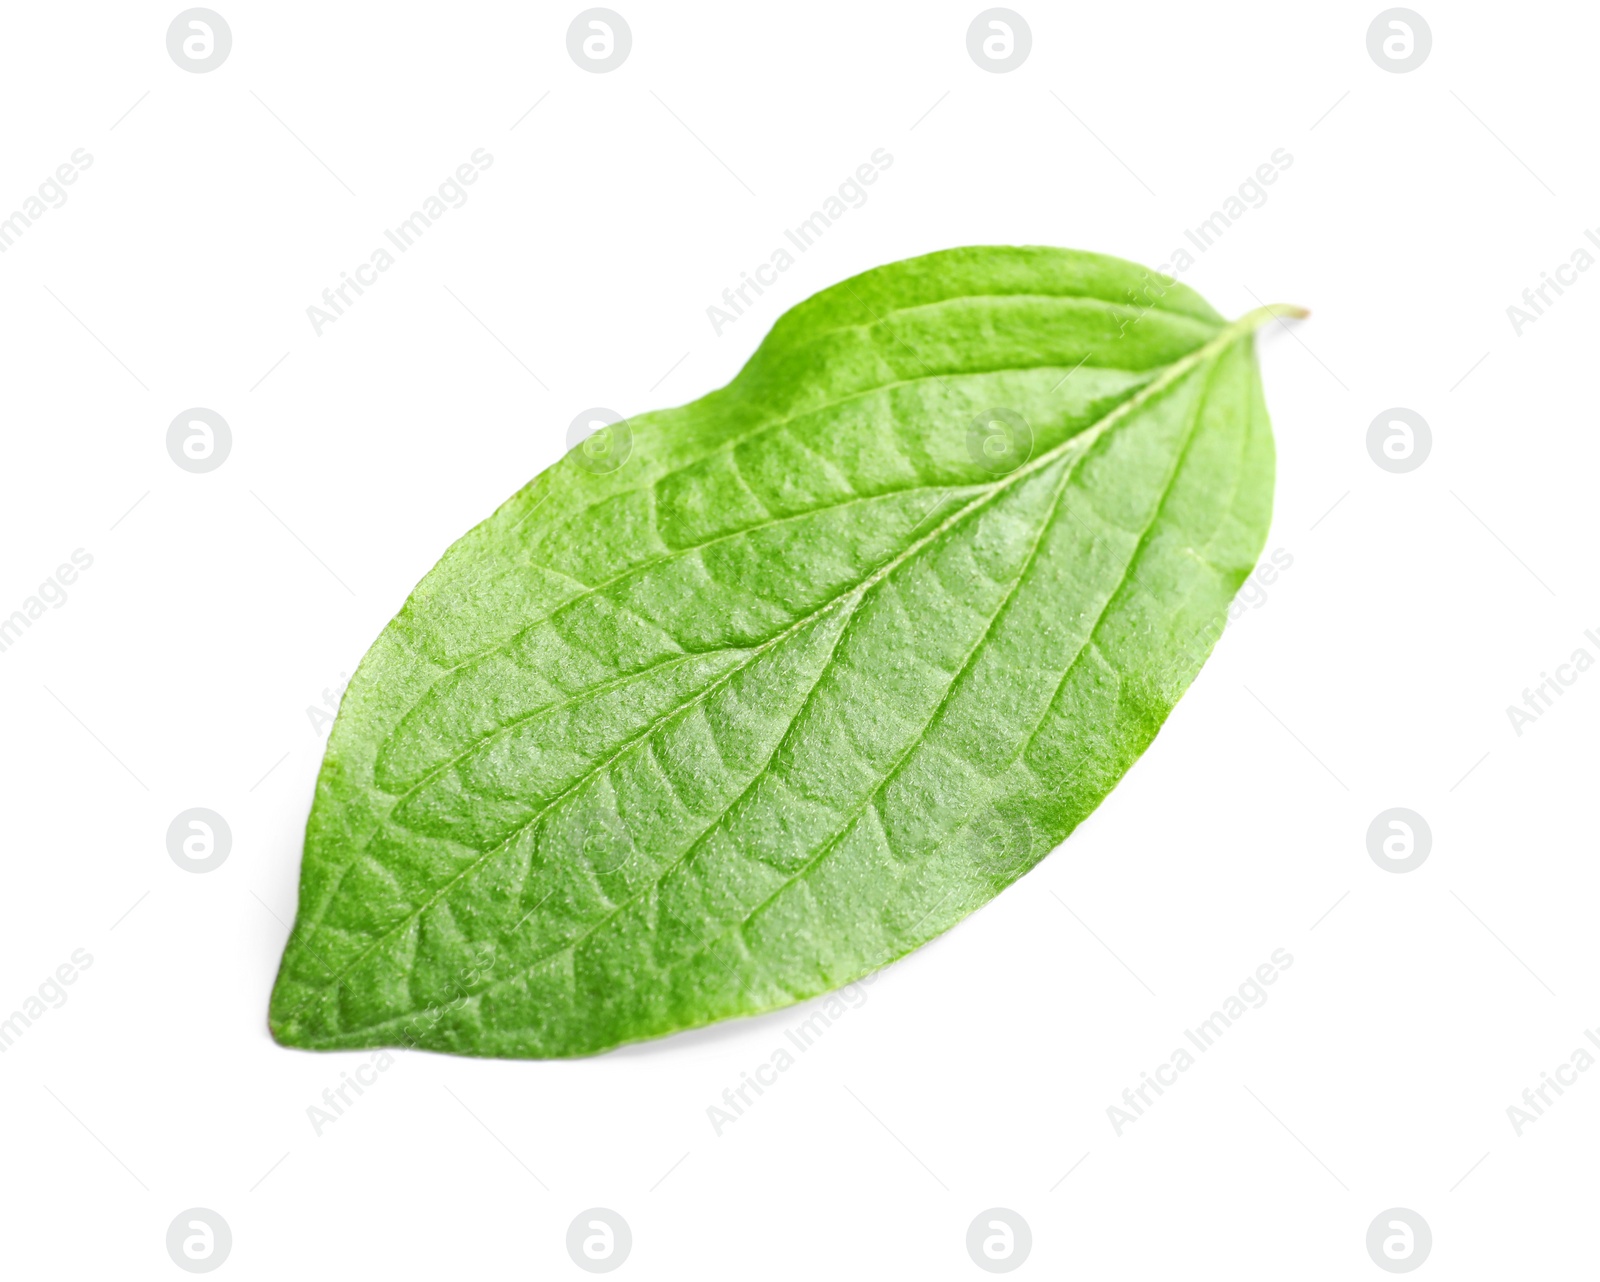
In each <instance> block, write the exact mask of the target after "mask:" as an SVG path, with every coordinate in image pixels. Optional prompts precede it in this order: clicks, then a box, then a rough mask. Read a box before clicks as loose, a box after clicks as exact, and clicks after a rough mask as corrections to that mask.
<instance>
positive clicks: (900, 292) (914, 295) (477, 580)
mask: <svg viewBox="0 0 1600 1282" xmlns="http://www.w3.org/2000/svg"><path fill="white" fill-rule="evenodd" d="M1294 313H1295V309H1289V308H1263V309H1261V310H1259V311H1257V312H1253V313H1251V314H1250V315H1249V316H1246V317H1245V318H1244V319H1243V320H1240V321H1237V322H1235V323H1233V324H1231V325H1230V324H1227V323H1226V322H1224V321H1223V319H1222V318H1221V317H1220V316H1218V315H1217V314H1216V313H1215V312H1214V311H1213V310H1212V309H1211V308H1210V307H1209V306H1208V305H1207V304H1206V303H1205V302H1204V301H1203V300H1202V299H1201V298H1200V297H1199V296H1198V295H1197V294H1195V293H1194V292H1193V291H1191V290H1189V289H1187V288H1185V287H1184V286H1182V285H1180V284H1177V283H1175V282H1173V281H1170V280H1168V279H1166V278H1165V277H1161V276H1157V275H1155V274H1154V273H1151V272H1148V271H1146V270H1145V269H1143V268H1140V267H1137V266H1135V265H1133V264H1131V263H1126V262H1122V261H1120V260H1118V259H1112V258H1105V257H1101V256H1099V255H1093V254H1084V253H1076V252H1070V251H1066V250H1057V249H1034V248H1028V249H1015V248H971V249H957V250H951V251H948V252H945V253H938V254H931V255H928V256H926V257H923V258H914V259H910V260H908V261H905V262H900V263H893V264H890V265H889V266H886V267H881V268H878V269H876V270H874V271H870V272H866V273H865V274H863V275H861V276H857V277H855V278H853V279H851V280H847V281H845V282H843V283H842V284H839V285H836V286H834V287H833V288H831V289H827V290H824V291H823V292H822V293H820V294H817V295H816V296H814V297H813V298H810V299H808V300H806V301H805V302H804V303H802V304H800V305H799V306H798V307H796V308H794V309H793V310H792V311H790V312H788V313H787V314H786V315H784V316H783V317H782V318H781V319H780V320H779V321H778V323H777V325H776V326H774V328H773V330H772V332H771V333H770V334H769V335H768V336H767V338H766V341H765V342H763V343H762V344H761V347H760V348H759V349H758V350H757V352H756V353H755V355H754V356H753V357H752V358H751V360H750V362H749V363H748V364H747V365H746V366H745V367H744V369H743V370H741V371H740V373H739V375H738V377H736V378H735V379H734V380H733V381H732V382H731V383H729V384H728V386H726V387H724V388H721V389H720V390H718V391H715V392H712V393H710V394H709V395H707V396H705V397H702V398H701V399H700V400H698V401H695V402H694V403H693V404H690V405H686V406H683V407H681V408H679V409H673V410H664V411H661V412H659V413H654V414H643V415H639V416H637V417H635V418H632V419H630V420H628V422H627V423H626V424H625V425H620V426H617V427H613V428H611V429H608V432H607V435H606V436H605V437H604V438H603V440H604V447H603V448H599V449H596V448H595V447H594V444H593V443H592V442H591V443H590V447H589V448H588V449H583V448H580V449H578V450H574V451H573V452H572V453H571V454H569V455H567V457H566V458H564V459H562V460H561V461H560V462H559V463H557V464H556V465H555V466H554V467H552V468H551V469H550V470H549V471H547V472H545V473H543V474H542V475H540V476H539V477H537V478H535V480H534V481H533V482H532V483H531V484H530V485H528V486H527V487H526V488H525V489H523V490H522V491H521V492H519V493H518V494H517V495H515V496H514V497H513V498H512V499H511V500H510V501H509V502H508V503H506V504H505V505H504V506H503V507H502V508H500V510H499V511H497V512H496V513H495V514H494V515H493V516H491V517H490V518H489V519H488V520H487V521H485V522H484V523H483V524H482V525H480V526H478V527H477V528H476V529H475V530H473V531H472V532H471V533H470V534H468V535H467V536H466V537H465V538H463V539H462V540H461V541H460V542H458V543H457V544H455V546H453V547H452V548H451V549H450V550H449V551H448V552H447V553H446V554H445V556H444V558H443V559H442V560H441V561H440V562H439V564H438V565H437V566H435V567H434V569H433V570H432V571H431V572H430V573H429V574H428V576H427V577H426V578H425V579H423V580H422V582H421V583H420V584H419V585H418V586H417V589H416V591H415V592H414V593H413V594H412V596H411V599H410V600H409V601H407V602H406V604H405V607H404V608H403V609H402V610H401V611H400V613H399V615H398V616H397V617H396V618H395V619H394V621H393V622H391V623H390V624H389V626H388V627H387V628H385V629H384V631H383V634H382V635H381V636H380V637H379V638H378V640H377V642H376V644H374V645H373V647H372V649H371V651H370V652H369V653H368V654H367V656H366V658H365V659H364V660H363V662H362V664H361V666H360V668H359V670H358V671H357V672H356V674H355V677H354V679H353V680H352V682H351V683H350V687H349V689H348V691H347V692H346V693H345V696H344V702H343V706H342V707H341V708H340V711H339V717H338V721H337V723H336V724H335V726H334V728H333V732H332V734H331V737H330V739H329V743H328V751H327V757H326V759H325V760H324V762H323V766H322V772H321V775H320V777H319V779H318V782H317V790H316V800H315V803H314V804H313V806H312V811H311V818H310V821H309V823H308V825H307V829H306V844H305V859H304V864H303V867H302V871H301V880H300V905H299V915H298V918H297V920H296V923H295V928H294V931H293V932H292V934H291V936H290V939H289V943H288V946H287V948H286V949H285V952H284V958H283V965H282V969H281V971H280V973H279V975H278V980H277V985H276V987H275V988H274V990H273V994H272V1008H271V1017H270V1020H271V1027H272V1031H273V1034H274V1035H275V1036H276V1037H277V1038H278V1040H279V1041H281V1042H283V1043H285V1044H286V1045H291V1046H303V1047H314V1048H323V1049H331V1048H350V1047H367V1046H381V1045H396V1044H399V1045H410V1046H419V1047H424V1048H427V1049H432V1050H441V1051H454V1052H458V1053H462V1054H472V1055H502V1056H533V1057H555V1056H570V1055H587V1054H592V1053H594V1052H597V1051H602V1050H605V1049H607V1048H609V1047H613V1046H617V1045H619V1044H621V1043H624V1042H630V1041H635V1040H637V1039H640V1038H647V1037H657V1036H660V1035H661V1034H664V1033H670V1032H674V1031H676V1030H679V1029H685V1028H693V1027H696V1026H698V1025H702V1024H707V1023H710V1022H712V1021H714V1020H720V1019H726V1018H729V1017H731V1016H735V1015H751V1014H756V1013H758V1012H761V1011H767V1010H771V1009H773V1008H775V1007H781V1006H786V1005H789V1004H791V1003H793V1002H798V1001H802V1000H804V999H806V998H808V997H812V996H814V995H816V994H818V993H822V992H825V991H827V990H829V989H832V988H835V987H838V986H839V985H842V984H845V983H848V982H850V981H852V980H854V979H857V978H859V977H861V976H862V975H864V974H866V973H867V972H869V971H872V970H874V969H875V968H877V967H879V966H882V965H884V964H885V963H886V962H889V961H892V960H894V959H895V958H897V957H900V956H903V955H904V954H906V953H908V952H910V951H911V950H912V949H914V948H916V947H918V946H919V945H921V944H923V943H925V942H927V941H928V940H929V939H932V938H933V937H934V936H936V935H938V934H939V933H941V932H942V931H945V930H947V929H949V927H950V926H952V925H954V924H955V923H956V922H957V921H959V920H961V918H962V917H964V916H966V915H967V914H968V913H970V912H971V911H973V909H975V908H977V907H979V906H980V905H982V904H984V903H986V902H987V901H988V900H989V899H991V898H993V896H995V895H996V894H998V893H999V892H1000V891H1001V890H1003V889H1004V888H1005V887H1006V886H1007V885H1009V884H1010V883H1011V882H1013V881H1015V880H1016V879H1017V878H1018V877H1020V876H1021V875H1022V874H1023V873H1025V872H1027V871H1028V869H1030V868H1032V867H1033V866H1034V864H1036V863H1038V862H1039V860H1040V859H1042V858H1043V857H1044V856H1045V855H1046V854H1048V853H1049V852H1050V850H1051V849H1052V848H1054V847H1055V846H1056V845H1057V844H1059V843H1060V842H1061V841H1062V840H1063V839H1064V838H1065V837H1066V836H1067V834H1068V833H1070V832H1071V831H1072V829H1073V828H1074V827H1075V826H1076V825H1077V824H1078V823H1079V822H1080V821H1081V820H1082V819H1083V818H1084V817H1085V816H1086V815H1088V814H1089V813H1090V811H1092V810H1093V809H1094V807H1095V806H1096V805H1098V804H1099V802H1100V800H1101V798H1103V797H1104V796H1105V795H1106V793H1107V792H1109V791H1110V789H1111V788H1112V787H1113V786H1114V785H1115V784H1116V782H1117V780H1118V779H1120V778H1121V777H1122V775H1123V773H1124V772H1125V771H1126V770H1127V769H1128V767H1129V766H1130V765H1131V764H1132V763H1133V761H1134V760H1135V759H1136V758H1137V757H1138V756H1139V754H1140V753H1141V752H1143V751H1144V749H1145V747H1146V746H1147V745H1148V744H1149V743H1150V740H1151V739H1152V738H1153V737H1154V736H1155V733H1156V731H1157V730H1158V729H1159V728H1160V726H1161V723H1162V722H1163V720H1165V718H1166V716H1167V713H1168V712H1169V711H1170V710H1171V708H1172V706H1173V704H1174V702H1175V701H1176V700H1177V699H1178V697H1179V696H1180V695H1181V694H1182V692H1183V690H1184V689H1185V688H1186V687H1187V685H1188V684H1189V682H1190V680H1191V679H1192V678H1193V677H1194V675H1195V673H1196V672H1197V671H1198V669H1199V666H1200V664H1201V663H1202V662H1203V661H1204V659H1205V656H1206V654H1207V653H1208V652H1209V650H1210V647H1211V643H1212V642H1213V641H1214V640H1215V637H1216V635H1217V633H1218V631H1219V630H1220V628H1219V621H1220V620H1221V618H1222V617H1223V614H1224V612H1225V610H1226V608H1227V605H1228V603H1229V601H1230V600H1231V599H1232V597H1233V594H1234V592H1235V591H1236V589H1237V588H1238V587H1239V585H1240V583H1241V582H1242V581H1243V579H1244V577H1245V575H1246V574H1247V573H1248V572H1249V571H1250V569H1251V567H1252V565H1253V564H1254V562H1255V559H1256V556H1257V554H1258V553H1259V552H1260V550H1261V546H1262V543H1263V540H1264V539H1265V536H1266V530H1267V523H1268V519H1269V517H1270V514H1271V506H1272V472H1273V452H1272V436H1271V428H1270V426H1269V424H1268V421H1267V412H1266V407H1265V404H1264V401H1263V399H1262V394H1261V385H1260V378H1259V375H1258V373H1257V369H1256V363H1255V356H1254V350H1253V343H1252V339H1251V334H1252V332H1253V330H1254V329H1255V327H1256V326H1257V325H1259V324H1261V323H1262V322H1263V321H1264V320H1266V319H1267V318H1268V317H1269V316H1270V315H1274V314H1294ZM630 438H631V439H630ZM608 469H609V470H608Z"/></svg>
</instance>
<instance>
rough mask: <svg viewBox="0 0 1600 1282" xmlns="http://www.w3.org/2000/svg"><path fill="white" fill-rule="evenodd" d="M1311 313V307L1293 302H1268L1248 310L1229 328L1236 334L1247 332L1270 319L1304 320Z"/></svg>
mask: <svg viewBox="0 0 1600 1282" xmlns="http://www.w3.org/2000/svg"><path fill="white" fill-rule="evenodd" d="M1309 315H1311V312H1310V309H1308V308H1305V307H1297V306H1295V304H1293V303H1268V304H1267V305H1266V306H1265V307H1257V308H1256V309H1255V310H1254V311H1248V312H1246V313H1245V314H1244V315H1243V316H1241V317H1239V319H1238V320H1236V321H1234V322H1233V324H1231V325H1229V326H1228V328H1229V329H1230V330H1231V331H1233V332H1234V333H1236V334H1247V333H1250V332H1251V331H1252V330H1256V329H1259V328H1260V327H1261V326H1263V325H1265V324H1266V323H1267V322H1268V321H1269V320H1285V319H1287V320H1304V319H1305V318H1306V317H1307V316H1309Z"/></svg>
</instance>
